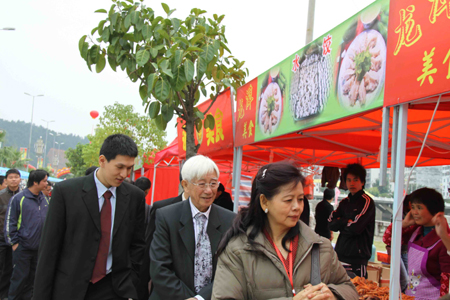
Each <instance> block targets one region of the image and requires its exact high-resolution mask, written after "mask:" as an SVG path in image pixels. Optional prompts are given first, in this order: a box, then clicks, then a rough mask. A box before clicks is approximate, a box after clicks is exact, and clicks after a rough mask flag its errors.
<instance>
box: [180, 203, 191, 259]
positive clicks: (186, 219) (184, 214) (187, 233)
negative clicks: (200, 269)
mask: <svg viewBox="0 0 450 300" xmlns="http://www.w3.org/2000/svg"><path fill="white" fill-rule="evenodd" d="M180 223H181V228H180V230H179V233H180V237H181V240H182V241H183V244H184V246H185V247H186V250H187V253H188V254H189V257H190V258H191V259H192V262H194V255H195V236H194V234H195V233H194V222H193V221H192V212H191V206H190V204H189V200H186V201H184V202H183V205H182V211H181V217H180Z"/></svg>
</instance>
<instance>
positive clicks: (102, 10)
mask: <svg viewBox="0 0 450 300" xmlns="http://www.w3.org/2000/svg"><path fill="white" fill-rule="evenodd" d="M95 13H104V14H106V13H108V12H107V11H106V9H103V8H101V9H97V10H96V11H95Z"/></svg>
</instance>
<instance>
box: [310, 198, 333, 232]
mask: <svg viewBox="0 0 450 300" xmlns="http://www.w3.org/2000/svg"><path fill="white" fill-rule="evenodd" d="M334 195H335V193H334V190H332V189H326V190H325V191H324V192H323V200H322V201H320V202H319V203H317V206H316V215H315V217H316V228H315V231H316V233H317V234H318V235H320V236H323V237H325V238H327V239H329V240H333V231H331V230H330V228H328V218H329V217H330V214H331V213H332V212H333V205H331V201H333V198H334Z"/></svg>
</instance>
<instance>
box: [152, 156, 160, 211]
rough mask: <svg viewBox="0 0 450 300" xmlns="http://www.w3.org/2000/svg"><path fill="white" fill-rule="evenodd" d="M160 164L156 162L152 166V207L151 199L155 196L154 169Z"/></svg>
mask: <svg viewBox="0 0 450 300" xmlns="http://www.w3.org/2000/svg"><path fill="white" fill-rule="evenodd" d="M159 163H160V162H158V163H157V164H156V165H153V183H152V203H150V205H153V197H154V196H155V188H156V185H155V180H156V167H157V166H158V165H159Z"/></svg>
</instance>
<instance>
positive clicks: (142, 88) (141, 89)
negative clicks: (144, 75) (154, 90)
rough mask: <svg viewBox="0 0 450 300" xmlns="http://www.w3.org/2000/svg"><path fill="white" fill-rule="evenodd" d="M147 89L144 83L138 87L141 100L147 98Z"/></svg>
mask: <svg viewBox="0 0 450 300" xmlns="http://www.w3.org/2000/svg"><path fill="white" fill-rule="evenodd" d="M147 90H148V88H147V86H146V85H145V84H144V85H141V86H140V87H139V95H140V96H141V99H142V100H147V97H148V96H147Z"/></svg>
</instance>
